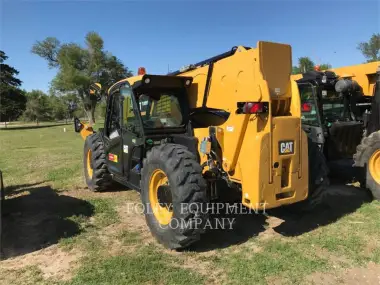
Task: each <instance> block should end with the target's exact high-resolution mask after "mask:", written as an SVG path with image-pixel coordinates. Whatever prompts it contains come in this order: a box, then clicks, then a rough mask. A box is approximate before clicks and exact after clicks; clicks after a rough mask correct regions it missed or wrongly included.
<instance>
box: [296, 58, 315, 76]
mask: <svg viewBox="0 0 380 285" xmlns="http://www.w3.org/2000/svg"><path fill="white" fill-rule="evenodd" d="M314 66H315V64H314V62H313V61H312V60H311V59H310V58H309V57H307V56H304V57H300V58H299V59H298V67H299V69H300V71H301V72H302V73H305V72H307V71H312V70H314Z"/></svg>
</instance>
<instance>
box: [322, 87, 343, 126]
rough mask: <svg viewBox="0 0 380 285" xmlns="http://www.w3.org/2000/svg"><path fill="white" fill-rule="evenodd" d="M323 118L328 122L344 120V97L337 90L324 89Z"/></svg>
mask: <svg viewBox="0 0 380 285" xmlns="http://www.w3.org/2000/svg"><path fill="white" fill-rule="evenodd" d="M322 107H323V118H324V120H325V121H327V122H334V121H337V120H342V119H344V118H342V116H343V111H344V104H343V98H341V97H340V96H339V94H338V93H337V92H335V91H326V90H322Z"/></svg>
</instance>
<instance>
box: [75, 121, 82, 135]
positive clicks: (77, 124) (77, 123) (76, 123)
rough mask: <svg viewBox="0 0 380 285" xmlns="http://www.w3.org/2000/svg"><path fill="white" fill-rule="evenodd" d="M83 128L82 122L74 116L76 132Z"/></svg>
mask: <svg viewBox="0 0 380 285" xmlns="http://www.w3.org/2000/svg"><path fill="white" fill-rule="evenodd" d="M82 129H83V124H82V123H81V122H80V120H79V119H78V118H74V130H75V132H76V133H80V131H81V130H82Z"/></svg>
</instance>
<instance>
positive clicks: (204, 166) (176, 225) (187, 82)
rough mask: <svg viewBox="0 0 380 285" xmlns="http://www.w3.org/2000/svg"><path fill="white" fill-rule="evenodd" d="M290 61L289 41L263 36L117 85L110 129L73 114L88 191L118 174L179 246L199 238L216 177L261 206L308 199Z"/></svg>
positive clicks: (160, 231) (164, 237) (111, 93)
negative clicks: (252, 44)
mask: <svg viewBox="0 0 380 285" xmlns="http://www.w3.org/2000/svg"><path fill="white" fill-rule="evenodd" d="M291 62H292V61H291V48H290V46H288V45H283V44H275V43H268V42H258V45H257V48H248V47H243V46H238V47H234V48H232V49H231V50H230V51H228V52H226V53H223V54H220V55H218V56H215V57H212V58H209V59H207V60H204V61H201V62H199V63H196V64H193V65H189V66H187V67H186V68H184V69H181V70H179V71H176V72H173V73H171V74H168V75H150V74H145V70H144V69H140V70H139V75H138V76H135V77H131V78H127V79H124V80H121V81H119V82H118V83H116V84H114V85H113V86H112V87H111V88H110V89H109V90H108V96H107V112H106V120H105V124H104V128H103V129H100V130H99V132H96V133H95V132H94V131H93V129H92V128H91V127H90V126H87V125H86V124H83V123H81V122H79V120H77V119H76V120H75V129H76V131H77V132H80V133H81V134H82V137H84V138H85V139H86V141H85V146H84V168H85V177H86V182H87V185H88V187H89V188H90V189H91V190H94V191H100V190H105V189H107V188H108V187H109V186H110V184H111V183H112V181H113V180H115V181H118V182H119V183H122V184H124V185H126V186H128V187H130V188H133V189H136V190H138V191H140V192H141V199H142V202H143V204H144V205H145V217H146V221H147V224H148V226H149V228H150V230H151V232H152V234H153V235H154V236H155V237H156V238H157V240H158V241H159V242H160V243H162V244H164V245H165V246H166V247H168V248H173V249H179V248H183V247H186V246H188V245H190V244H192V243H193V242H194V241H196V240H198V239H199V237H200V234H201V233H202V232H203V230H204V229H203V225H204V223H205V222H206V219H207V209H205V206H206V204H207V203H208V202H210V201H212V200H213V199H216V198H217V197H218V196H219V194H220V193H219V191H220V189H219V188H218V187H216V182H218V181H225V182H227V184H228V186H230V188H234V189H237V190H238V191H240V193H241V201H242V204H243V205H245V206H246V207H248V208H251V209H255V210H260V209H266V208H267V209H268V208H274V207H279V206H281V205H285V204H292V203H296V202H299V201H302V200H304V199H306V198H307V197H308V189H309V171H308V168H309V165H308V148H307V136H306V134H305V133H304V132H303V131H302V128H301V102H300V95H299V92H298V88H297V84H296V82H294V81H292V80H291V79H290V73H291Z"/></svg>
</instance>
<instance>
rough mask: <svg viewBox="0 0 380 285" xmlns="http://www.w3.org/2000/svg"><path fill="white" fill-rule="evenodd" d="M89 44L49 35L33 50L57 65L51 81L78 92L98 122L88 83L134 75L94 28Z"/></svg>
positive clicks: (105, 82)
mask: <svg viewBox="0 0 380 285" xmlns="http://www.w3.org/2000/svg"><path fill="white" fill-rule="evenodd" d="M85 40H86V46H85V47H81V46H80V45H78V44H76V43H66V44H61V43H60V41H59V40H57V39H56V38H53V37H48V38H46V39H45V40H43V41H37V42H36V43H35V44H34V45H33V47H32V53H34V54H37V55H39V56H40V57H42V58H44V59H45V60H47V62H48V65H49V67H50V68H57V69H58V72H57V75H56V77H55V78H54V79H53V81H52V82H51V86H52V88H53V89H54V90H56V91H59V92H75V94H76V95H77V96H79V98H80V99H81V100H82V102H83V106H84V110H85V112H86V114H87V117H88V118H89V120H90V123H94V122H95V115H94V112H95V107H96V104H97V101H96V98H95V96H91V95H90V92H89V87H90V85H91V84H92V83H95V82H99V83H100V84H102V86H103V87H104V88H105V87H107V86H110V85H112V84H113V83H115V82H116V81H118V80H120V79H123V78H125V77H129V76H132V73H131V71H130V70H129V69H128V68H127V67H125V66H124V65H123V63H122V62H121V61H120V60H119V59H118V58H116V57H115V56H113V55H112V54H111V53H110V52H107V51H105V50H104V42H103V39H102V38H101V37H100V36H99V35H98V34H97V33H95V32H90V33H88V34H87V35H86V39H85Z"/></svg>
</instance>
